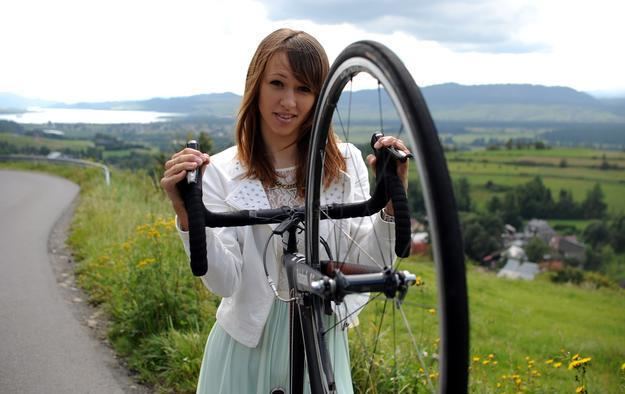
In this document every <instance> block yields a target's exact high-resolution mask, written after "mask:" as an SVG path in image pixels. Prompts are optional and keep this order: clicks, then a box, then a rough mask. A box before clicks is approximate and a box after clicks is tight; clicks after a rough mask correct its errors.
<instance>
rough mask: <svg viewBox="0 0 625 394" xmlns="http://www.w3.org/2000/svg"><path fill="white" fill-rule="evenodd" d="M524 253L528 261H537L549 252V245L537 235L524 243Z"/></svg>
mask: <svg viewBox="0 0 625 394" xmlns="http://www.w3.org/2000/svg"><path fill="white" fill-rule="evenodd" d="M524 249H525V254H526V255H527V258H528V259H529V261H534V262H539V261H541V260H542V259H543V256H544V255H546V254H547V253H549V250H550V248H549V245H547V244H546V243H545V241H543V240H542V239H540V238H538V237H534V238H532V239H530V240H529V242H528V243H527V245H525V248H524Z"/></svg>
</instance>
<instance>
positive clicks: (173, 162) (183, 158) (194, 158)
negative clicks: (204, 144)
mask: <svg viewBox="0 0 625 394" xmlns="http://www.w3.org/2000/svg"><path fill="white" fill-rule="evenodd" d="M209 161H210V156H209V155H207V154H206V153H202V152H199V151H197V150H195V149H191V148H185V149H183V150H181V151H180V152H176V153H174V155H173V156H172V157H171V159H169V160H168V161H167V162H166V163H165V170H169V169H170V168H172V167H175V166H177V165H178V166H179V167H182V166H184V163H193V162H194V163H196V167H197V166H201V165H204V164H208V162H209ZM181 165H182V166H181ZM187 169H188V168H187Z"/></svg>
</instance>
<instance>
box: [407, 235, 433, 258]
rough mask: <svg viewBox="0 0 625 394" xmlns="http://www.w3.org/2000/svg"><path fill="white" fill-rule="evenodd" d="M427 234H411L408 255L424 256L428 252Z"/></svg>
mask: <svg viewBox="0 0 625 394" xmlns="http://www.w3.org/2000/svg"><path fill="white" fill-rule="evenodd" d="M428 239H429V234H428V233H426V232H417V233H414V234H412V240H411V243H410V254H419V255H425V254H428V252H429V251H430V243H429V241H428Z"/></svg>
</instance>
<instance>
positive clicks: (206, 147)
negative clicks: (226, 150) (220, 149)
mask: <svg viewBox="0 0 625 394" xmlns="http://www.w3.org/2000/svg"><path fill="white" fill-rule="evenodd" d="M198 142H199V144H200V149H201V150H202V152H205V153H212V152H213V139H212V138H211V137H210V136H209V135H208V133H207V132H206V131H200V135H199V137H198Z"/></svg>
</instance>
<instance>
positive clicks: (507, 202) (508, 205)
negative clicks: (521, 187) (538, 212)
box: [501, 191, 523, 228]
mask: <svg viewBox="0 0 625 394" xmlns="http://www.w3.org/2000/svg"><path fill="white" fill-rule="evenodd" d="M501 205H502V206H501V220H503V222H504V223H506V224H509V225H511V226H514V227H515V228H521V227H522V224H523V218H522V217H521V210H520V209H519V203H518V201H517V197H516V193H514V191H509V192H507V193H506V194H504V197H503V202H502V204H501Z"/></svg>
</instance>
